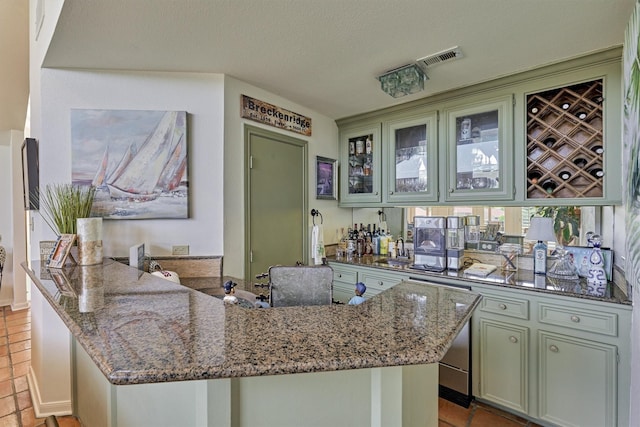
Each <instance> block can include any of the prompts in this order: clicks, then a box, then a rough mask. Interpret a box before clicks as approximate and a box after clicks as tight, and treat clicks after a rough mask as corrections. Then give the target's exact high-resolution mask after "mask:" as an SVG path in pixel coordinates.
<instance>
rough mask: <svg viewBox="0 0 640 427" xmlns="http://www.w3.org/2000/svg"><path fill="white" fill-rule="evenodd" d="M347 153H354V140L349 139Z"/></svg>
mask: <svg viewBox="0 0 640 427" xmlns="http://www.w3.org/2000/svg"><path fill="white" fill-rule="evenodd" d="M349 154H350V155H352V156H353V155H354V154H356V142H355V141H354V140H350V141H349Z"/></svg>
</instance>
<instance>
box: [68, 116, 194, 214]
mask: <svg viewBox="0 0 640 427" xmlns="http://www.w3.org/2000/svg"><path fill="white" fill-rule="evenodd" d="M187 119H188V113H187V112H186V111H182V110H126V109H113V110H111V109H71V176H72V183H73V184H74V185H77V186H80V187H84V186H92V187H94V188H95V189H96V192H95V196H94V202H93V205H92V209H91V216H92V217H101V218H103V219H114V220H131V219H136V220H137V219H188V218H189V217H190V211H189V205H190V200H189V173H188V170H189V166H188V165H189V153H188V151H189V143H188V142H189V141H188V139H189V135H188V132H187V130H188V123H187Z"/></svg>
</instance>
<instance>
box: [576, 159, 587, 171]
mask: <svg viewBox="0 0 640 427" xmlns="http://www.w3.org/2000/svg"><path fill="white" fill-rule="evenodd" d="M573 164H574V165H576V166H577V167H579V168H580V169H582V168H583V167H585V166H587V160H586V159H583V158H582V157H578V158H577V159H575V160H574V161H573Z"/></svg>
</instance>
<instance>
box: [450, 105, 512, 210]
mask: <svg viewBox="0 0 640 427" xmlns="http://www.w3.org/2000/svg"><path fill="white" fill-rule="evenodd" d="M444 116H445V122H446V133H445V142H446V147H447V163H446V164H447V167H448V168H447V171H446V181H445V182H446V192H445V200H446V201H447V202H452V201H464V202H474V201H478V200H484V201H486V200H511V199H513V197H514V187H513V150H512V147H513V97H512V96H511V95H508V96H503V97H501V98H498V99H494V100H489V101H483V102H479V103H475V104H462V105H460V106H457V107H452V108H450V109H446V110H445V113H444Z"/></svg>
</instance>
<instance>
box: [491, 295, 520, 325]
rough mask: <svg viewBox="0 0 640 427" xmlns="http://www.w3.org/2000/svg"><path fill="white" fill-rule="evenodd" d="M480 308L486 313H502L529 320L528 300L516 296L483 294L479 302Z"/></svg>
mask: <svg viewBox="0 0 640 427" xmlns="http://www.w3.org/2000/svg"><path fill="white" fill-rule="evenodd" d="M480 310H481V311H484V312H487V313H495V314H502V315H504V316H509V317H516V318H518V319H524V320H529V301H527V300H523V299H517V298H500V297H497V296H493V295H485V296H484V298H482V302H481V303H480Z"/></svg>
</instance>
